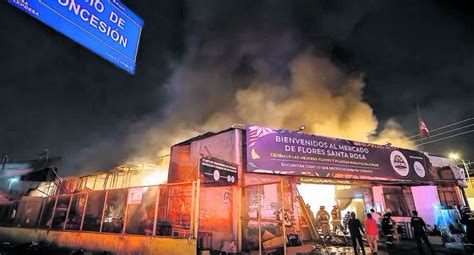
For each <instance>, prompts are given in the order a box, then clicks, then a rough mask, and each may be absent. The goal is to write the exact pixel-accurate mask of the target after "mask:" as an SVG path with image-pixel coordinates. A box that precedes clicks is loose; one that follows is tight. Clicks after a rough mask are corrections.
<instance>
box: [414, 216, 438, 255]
mask: <svg viewBox="0 0 474 255" xmlns="http://www.w3.org/2000/svg"><path fill="white" fill-rule="evenodd" d="M412 213H413V216H412V217H411V228H412V230H413V236H414V237H415V240H416V244H417V245H418V250H419V251H420V254H423V247H422V245H421V240H422V239H423V242H424V243H425V244H426V246H428V248H429V249H430V252H431V254H433V248H432V247H431V243H430V241H429V240H428V237H427V236H426V224H425V221H424V220H423V219H422V218H421V217H418V212H417V211H412Z"/></svg>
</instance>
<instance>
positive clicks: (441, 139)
mask: <svg viewBox="0 0 474 255" xmlns="http://www.w3.org/2000/svg"><path fill="white" fill-rule="evenodd" d="M472 132H474V129H472V130H469V131H466V132H462V133H459V134H455V135H451V136H447V137H443V138H439V139H436V140H432V141H428V142H424V143H419V144H417V145H418V146H420V145H425V144H430V143H434V142H439V141H443V140H446V139H449V138H453V137H456V136H460V135H464V134H467V133H472Z"/></svg>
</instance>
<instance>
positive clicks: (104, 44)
mask: <svg viewBox="0 0 474 255" xmlns="http://www.w3.org/2000/svg"><path fill="white" fill-rule="evenodd" d="M8 2H9V3H11V4H12V5H14V6H16V7H18V8H19V9H21V10H23V11H25V12H26V13H28V14H30V15H31V16H33V17H35V18H36V19H38V20H40V21H41V22H43V23H45V24H47V25H48V26H50V27H52V28H54V29H55V30H57V31H59V32H61V33H63V34H64V35H66V36H68V37H69V38H71V39H72V40H74V41H76V42H77V43H79V44H81V45H83V46H84V47H86V48H88V49H90V50H91V51H93V52H95V53H96V54H98V55H99V56H101V57H103V58H105V59H107V60H109V61H110V62H112V63H114V64H115V65H117V66H118V67H120V68H122V69H124V70H126V71H127V72H129V73H131V74H134V73H135V64H136V59H137V51H138V44H139V42H140V34H141V31H142V27H143V20H142V19H140V17H138V16H137V15H135V14H134V13H133V12H132V11H130V10H129V9H128V8H127V7H125V6H124V5H123V4H122V3H121V2H120V1H119V0H8Z"/></svg>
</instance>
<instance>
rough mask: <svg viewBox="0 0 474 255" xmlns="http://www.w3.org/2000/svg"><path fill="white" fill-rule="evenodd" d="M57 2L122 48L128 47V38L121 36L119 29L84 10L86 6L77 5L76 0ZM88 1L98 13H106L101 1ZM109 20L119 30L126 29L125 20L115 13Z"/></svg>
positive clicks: (111, 14)
mask: <svg viewBox="0 0 474 255" xmlns="http://www.w3.org/2000/svg"><path fill="white" fill-rule="evenodd" d="M57 1H58V3H59V4H60V5H61V6H63V7H66V8H67V9H68V10H69V11H71V12H73V13H74V14H75V15H77V16H78V17H79V18H80V19H81V20H83V21H84V22H87V23H88V24H89V25H90V26H92V27H94V28H96V29H97V30H99V31H100V32H101V33H104V34H105V35H107V36H108V37H109V38H111V39H112V40H114V41H115V42H118V43H119V44H120V45H121V46H122V47H124V48H126V47H127V43H128V38H127V37H125V36H124V35H123V34H121V33H120V32H119V30H118V29H116V28H113V27H111V26H110V25H109V24H108V23H107V22H105V21H103V20H101V19H100V18H99V17H97V16H96V15H94V14H93V13H91V12H90V11H89V10H88V9H86V8H84V6H82V5H80V4H79V3H77V2H76V0H57ZM87 1H89V5H90V6H92V7H94V9H95V10H96V11H97V12H99V13H102V12H104V4H103V3H102V2H101V1H100V0H87ZM87 1H86V2H87ZM109 20H110V21H111V22H112V23H113V24H117V26H118V27H119V28H121V29H125V20H124V19H122V18H120V17H119V16H118V15H117V14H116V13H115V12H113V11H112V12H111V13H110V17H109Z"/></svg>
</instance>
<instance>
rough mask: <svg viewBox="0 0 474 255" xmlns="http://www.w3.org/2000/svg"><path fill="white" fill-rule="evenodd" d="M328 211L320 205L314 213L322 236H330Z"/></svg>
mask: <svg viewBox="0 0 474 255" xmlns="http://www.w3.org/2000/svg"><path fill="white" fill-rule="evenodd" d="M330 217H331V216H329V213H328V212H327V211H326V210H325V206H324V205H322V206H320V207H319V211H318V213H317V214H316V220H317V221H318V225H319V226H320V227H321V232H322V233H323V236H324V237H327V238H331V229H330V228H329V218H330Z"/></svg>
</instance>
